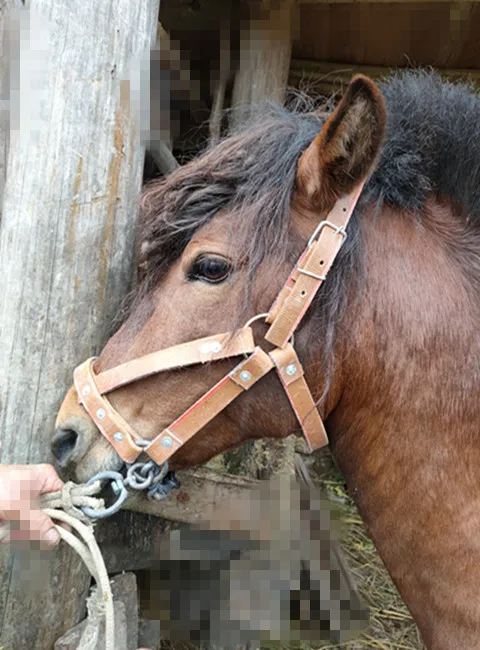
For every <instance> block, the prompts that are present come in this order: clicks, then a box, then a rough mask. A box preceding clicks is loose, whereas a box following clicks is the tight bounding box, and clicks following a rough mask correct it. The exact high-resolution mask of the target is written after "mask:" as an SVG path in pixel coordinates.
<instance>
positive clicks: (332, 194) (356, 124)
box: [297, 75, 387, 207]
mask: <svg viewBox="0 0 480 650" xmlns="http://www.w3.org/2000/svg"><path fill="white" fill-rule="evenodd" d="M386 115H387V113H386V108H385V102H384V100H383V97H382V95H381V93H380V91H379V90H378V88H377V86H376V85H375V83H374V82H373V81H372V80H371V79H369V78H368V77H364V76H363V75H357V76H355V77H354V78H353V79H352V81H351V82H350V84H349V86H348V88H347V90H346V92H345V94H344V96H343V98H342V99H341V101H340V103H339V104H338V106H337V107H336V109H335V110H334V112H333V113H332V115H331V116H330V117H329V119H328V120H327V121H326V122H325V125H324V126H323V128H322V130H321V131H320V133H319V134H318V135H317V136H316V138H315V139H314V141H313V142H312V144H311V145H310V146H309V147H308V149H306V150H305V151H304V153H303V154H302V156H301V157H300V160H299V163H298V169H297V190H298V192H299V195H300V197H301V198H302V199H304V200H307V201H308V202H309V203H314V204H315V205H316V206H322V207H324V206H326V205H328V204H330V203H331V202H332V201H335V200H336V199H338V198H339V197H340V196H344V195H345V194H348V193H349V192H351V191H352V190H353V188H354V187H355V186H356V185H358V184H359V183H360V182H361V181H363V180H364V179H365V178H366V177H367V176H368V175H369V173H370V172H371V171H372V169H373V167H374V165H375V162H376V160H377V158H378V155H379V153H380V150H381V147H382V141H383V136H384V133H385V124H386Z"/></svg>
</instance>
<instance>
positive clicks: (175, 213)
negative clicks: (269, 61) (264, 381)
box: [140, 71, 480, 280]
mask: <svg viewBox="0 0 480 650" xmlns="http://www.w3.org/2000/svg"><path fill="white" fill-rule="evenodd" d="M379 87H380V89H381V91H382V93H383V96H384V97H385V100H386V103H387V109H388V121H387V135H386V139H385V143H384V147H383V151H382V155H381V157H380V160H379V163H378V166H377V168H376V170H375V172H374V173H373V175H372V176H371V178H370V179H369V181H368V183H367V185H366V187H365V190H364V194H363V197H362V202H361V205H365V204H366V203H368V204H375V205H376V206H377V208H381V207H382V205H384V204H385V205H388V206H390V207H393V208H398V209H400V210H404V211H408V212H421V211H422V209H423V208H424V206H425V204H426V202H427V200H428V198H429V197H430V196H431V195H432V193H433V194H435V195H436V196H437V197H438V198H439V199H441V200H447V201H449V202H450V203H451V204H452V206H453V208H454V209H455V211H457V212H458V213H459V214H461V215H464V216H465V217H466V216H468V227H469V228H473V229H480V98H479V96H478V95H477V94H476V92H475V90H474V88H473V87H471V86H468V85H464V84H453V83H449V82H445V81H443V80H442V79H441V78H440V77H439V76H438V75H436V74H434V73H431V72H425V71H414V72H412V71H409V72H401V73H397V74H395V75H393V76H391V77H390V78H388V79H386V80H384V81H383V82H381V83H379ZM293 104H294V105H293V106H292V105H291V104H290V106H289V107H287V108H285V107H282V106H280V105H278V104H276V103H273V102H270V103H267V104H265V105H263V106H261V107H258V109H257V110H256V112H255V114H254V116H253V118H252V120H251V121H250V122H248V123H247V124H246V125H244V126H243V127H242V128H241V129H240V130H239V131H237V132H236V133H234V134H233V135H232V136H230V137H227V138H225V139H224V140H223V141H222V142H221V143H220V144H219V145H218V146H217V147H215V148H214V149H210V150H207V151H206V152H205V153H204V154H203V155H201V156H200V157H198V158H197V159H195V160H193V161H192V162H190V163H189V164H187V165H185V166H184V167H183V168H181V169H180V170H178V171H177V172H175V173H174V174H172V175H171V176H169V177H168V178H167V179H165V180H160V181H158V180H156V181H153V182H152V183H150V184H149V185H148V186H147V187H146V189H145V191H144V193H143V196H142V199H141V210H140V237H141V240H142V242H143V243H142V251H141V260H142V262H143V263H144V264H146V265H147V266H148V272H149V275H150V274H151V273H152V274H153V275H154V276H155V280H158V278H159V276H161V275H163V273H164V272H165V271H166V270H167V269H168V268H169V267H170V265H171V263H172V262H173V261H174V260H175V259H176V258H177V257H178V256H179V255H180V254H181V253H182V251H183V249H184V248H185V246H186V244H187V243H188V241H189V240H190V238H191V237H192V235H193V234H194V232H195V231H196V230H198V229H199V228H201V227H202V226H203V225H205V224H206V223H208V222H209V221H210V220H211V219H212V218H213V217H214V216H215V214H217V213H218V212H219V211H221V210H228V211H229V212H230V213H231V214H232V219H233V220H235V219H236V220H237V223H236V224H235V232H236V236H237V237H239V241H242V242H243V244H244V245H247V244H248V251H247V250H245V254H246V256H247V255H248V258H249V260H250V264H251V267H252V272H253V273H254V272H255V270H256V268H257V267H258V264H259V263H260V262H261V260H262V259H263V258H264V255H265V253H266V252H267V251H270V252H271V251H276V252H277V254H278V255H282V254H283V255H285V254H287V248H288V246H289V238H288V232H289V210H290V199H291V195H292V191H293V188H294V182H295V172H296V167H297V162H298V158H299V157H300V155H301V153H302V152H303V151H304V150H305V149H306V148H307V147H308V145H309V144H310V143H311V141H312V140H313V138H314V137H315V136H316V135H317V133H318V132H319V131H320V129H321V127H322V125H323V123H324V122H325V120H326V118H327V117H328V115H329V113H330V112H331V110H332V109H333V104H332V103H330V105H328V104H327V105H322V106H321V107H320V109H319V108H318V107H316V110H314V109H315V106H314V103H313V101H312V100H310V99H308V98H306V97H299V96H298V95H297V96H296V97H295V100H294V102H293ZM239 231H241V232H242V234H243V236H240V232H239Z"/></svg>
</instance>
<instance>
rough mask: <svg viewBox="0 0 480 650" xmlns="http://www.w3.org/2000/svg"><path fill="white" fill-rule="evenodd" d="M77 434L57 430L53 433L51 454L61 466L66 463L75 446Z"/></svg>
mask: <svg viewBox="0 0 480 650" xmlns="http://www.w3.org/2000/svg"><path fill="white" fill-rule="evenodd" d="M77 438H78V433H77V432H76V431H73V430H72V429H57V430H56V431H55V433H54V436H53V440H52V445H51V449H52V453H53V455H54V456H55V458H56V459H57V461H58V462H59V463H60V464H61V465H63V464H65V463H66V462H67V460H68V458H69V457H70V456H71V455H72V452H73V450H74V448H75V445H76V444H77Z"/></svg>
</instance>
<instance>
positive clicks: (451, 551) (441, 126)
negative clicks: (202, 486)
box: [52, 71, 480, 650]
mask: <svg viewBox="0 0 480 650" xmlns="http://www.w3.org/2000/svg"><path fill="white" fill-rule="evenodd" d="M352 192H357V194H358V193H360V194H359V198H358V196H357V198H358V201H356V207H355V209H354V211H353V214H352V217H351V220H350V223H349V225H348V228H347V229H346V231H345V232H340V230H339V229H338V228H337V232H334V234H335V235H338V234H341V235H342V241H343V243H342V245H341V247H340V249H339V251H338V255H337V257H336V259H335V262H334V263H333V266H332V268H331V271H330V272H329V273H328V276H327V277H323V276H322V279H323V280H325V281H324V282H323V283H322V285H321V289H320V290H319V291H318V293H317V294H316V296H315V298H314V299H313V301H312V303H311V305H310V307H309V308H308V310H307V311H306V313H305V315H304V317H303V319H302V321H301V323H300V325H299V326H298V328H297V330H296V331H295V335H294V341H293V347H294V348H295V350H296V353H297V354H298V361H299V362H300V363H301V364H302V367H303V371H304V379H305V381H306V384H307V385H308V387H309V389H310V391H311V394H312V396H313V397H312V399H313V400H314V404H315V405H316V408H317V409H318V411H317V412H318V414H319V415H320V416H321V418H322V420H323V421H324V422H325V426H326V431H327V435H328V441H329V444H330V448H331V450H332V452H333V455H334V457H335V459H336V462H337V463H338V466H339V468H340V470H341V471H342V473H343V475H344V477H345V480H346V483H347V485H348V488H349V490H350V493H351V495H352V496H353V498H354V500H355V502H356V505H357V507H358V509H359V512H360V514H361V517H362V518H363V521H364V522H365V524H366V526H367V529H368V531H369V534H370V536H371V538H372V540H373V542H374V544H375V546H376V548H377V549H378V552H379V553H380V556H381V557H382V559H383V561H384V563H385V565H386V567H387V569H388V571H389V573H390V575H391V577H392V579H393V581H394V582H395V584H396V586H397V587H398V589H399V591H400V594H401V596H402V598H403V599H404V601H405V603H406V604H407V606H408V608H409V609H410V611H411V613H412V615H413V617H414V619H415V621H416V623H417V624H418V627H419V629H420V631H421V634H422V637H423V639H424V642H425V644H426V646H427V647H428V648H429V649H432V650H453V649H454V648H455V649H458V648H468V649H469V650H473V649H474V648H480V600H479V598H478V584H479V581H480V564H479V562H478V559H479V557H480V440H479V434H480V431H479V429H480V425H479V422H480V399H479V397H480V382H479V376H480V335H479V328H478V323H479V316H480V293H479V292H480V264H479V259H480V258H479V253H480V99H479V97H478V96H477V95H476V94H475V92H474V90H473V89H472V88H470V87H469V86H467V85H462V84H458V85H456V84H452V83H448V82H444V81H442V80H441V79H440V78H439V77H438V76H437V75H436V74H435V73H433V72H427V71H408V72H403V73H396V74H394V75H393V76H391V77H389V78H387V79H385V80H383V81H381V82H379V83H378V84H377V83H374V82H373V81H372V80H371V79H369V78H367V77H363V76H357V77H356V78H354V79H353V80H352V82H351V83H350V85H349V86H348V88H347V89H346V92H345V94H344V95H343V97H342V99H341V100H340V101H339V103H338V104H337V105H336V107H334V108H331V107H328V106H327V107H325V106H321V107H319V108H318V109H312V108H311V107H307V109H306V110H302V109H301V107H300V108H299V107H293V109H289V108H285V107H281V106H278V105H274V104H272V105H269V106H268V107H265V108H263V110H262V111H261V112H260V113H259V115H258V116H257V117H256V118H255V119H254V120H253V122H252V123H249V124H248V125H246V126H244V127H242V128H239V129H238V130H237V131H236V132H234V133H233V134H231V135H230V136H229V137H227V138H225V139H224V140H223V141H221V142H220V143H219V144H218V145H217V146H215V147H214V148H213V149H211V150H207V151H206V152H205V153H204V154H203V155H201V156H200V157H199V158H197V159H195V160H193V161H191V162H190V163H188V164H186V165H185V166H184V167H182V168H180V169H178V170H177V171H175V172H174V173H172V174H171V175H170V176H168V177H167V178H166V179H165V180H162V181H157V182H154V183H153V184H152V185H150V186H148V187H147V188H146V189H145V192H144V194H143V196H142V198H141V201H140V233H139V267H138V268H139V282H138V286H137V289H136V291H135V296H134V300H133V302H132V305H131V311H130V313H129V315H128V317H127V318H126V320H125V322H124V324H123V325H122V326H121V327H120V329H118V331H117V332H116V333H115V334H114V336H112V338H111V339H110V340H109V341H108V342H107V344H106V346H105V348H104V349H103V351H102V352H101V354H100V356H99V358H98V359H97V361H96V362H95V364H96V365H95V368H96V370H97V371H99V372H103V371H106V370H108V369H111V368H113V367H116V366H118V364H120V363H125V362H129V361H131V360H134V359H136V358H138V357H141V356H142V355H145V354H147V353H151V352H153V351H156V350H159V349H164V348H169V346H173V345H178V344H182V343H186V342H189V341H192V340H193V339H198V338H201V337H207V336H209V335H214V334H218V333H220V332H231V333H235V332H238V331H241V328H242V326H243V325H244V323H245V322H246V321H247V320H250V319H252V317H255V316H257V315H258V316H260V317H259V318H257V319H256V320H254V322H251V329H252V332H253V335H254V338H255V342H256V343H258V346H259V347H260V348H261V350H263V351H267V353H268V352H269V351H270V350H271V349H272V345H270V343H269V342H268V341H266V340H265V338H264V335H265V332H266V330H267V328H268V324H266V322H265V318H264V315H265V313H268V312H269V309H270V308H271V306H272V303H273V301H274V300H275V298H276V296H277V295H278V293H279V292H280V291H281V290H282V287H284V284H285V281H286V280H287V278H288V277H289V274H290V273H291V269H292V266H293V265H294V264H298V263H297V260H298V258H299V256H300V254H301V253H302V251H303V250H304V249H305V244H306V242H307V241H308V240H309V239H310V238H311V237H312V233H315V232H316V231H317V230H318V225H319V223H324V222H325V220H326V216H327V215H328V214H329V212H330V210H331V209H332V206H334V205H336V204H337V203H338V201H339V200H341V199H342V197H345V196H350V195H351V194H352ZM344 235H347V236H346V237H345V236H344ZM319 277H320V276H319ZM232 336H233V334H231V336H230V338H231V337H232ZM292 349H293V348H292ZM237 354H239V351H238V350H237ZM238 358H240V359H242V358H243V357H242V356H241V355H240V357H236V358H235V359H236V360H238ZM233 363H234V362H233V361H232V359H231V358H220V359H218V360H215V361H212V362H208V363H197V364H191V365H189V366H188V367H172V368H171V369H170V370H167V371H166V372H162V373H156V374H151V375H150V376H145V377H144V378H142V379H140V380H138V381H135V382H134V383H131V384H129V385H125V386H120V387H118V388H117V389H116V390H114V391H113V392H111V393H110V394H109V403H110V404H111V405H112V406H113V407H114V408H115V409H116V411H117V412H118V413H120V414H121V415H122V417H123V418H124V419H125V421H126V422H128V424H129V425H131V426H132V427H134V428H135V430H136V431H137V432H139V434H141V436H142V438H143V439H145V440H152V439H154V437H155V436H156V435H157V434H158V431H162V430H163V429H165V427H167V426H168V423H170V422H171V421H172V420H174V419H175V418H177V417H178V416H179V414H181V413H182V412H183V411H184V410H185V409H187V408H188V407H189V406H190V405H191V404H194V403H195V402H196V401H198V400H199V399H201V396H202V395H203V394H204V393H205V391H206V390H207V389H209V388H210V387H211V386H213V385H215V382H219V381H221V378H222V377H223V376H224V375H225V374H226V373H229V372H230V373H231V371H232V365H233ZM77 393H78V391H77V390H76V388H75V387H72V388H71V389H70V390H69V392H68V393H67V395H66V397H65V400H64V402H63V404H62V406H61V408H60V411H59V414H58V417H57V423H56V426H57V431H56V432H55V434H54V437H53V440H52V450H53V452H54V454H55V456H56V458H57V462H58V464H59V465H60V466H61V467H62V468H63V470H64V471H68V472H70V473H71V475H73V476H75V477H76V478H77V479H78V480H86V479H88V478H89V477H91V476H92V475H93V474H94V473H95V472H98V471H99V470H102V469H112V470H118V469H119V468H121V467H122V465H123V460H122V459H121V458H120V456H119V454H118V453H117V451H116V450H115V449H114V448H113V447H112V446H111V445H110V444H109V442H108V441H107V440H106V439H105V437H104V436H102V435H100V433H99V429H98V427H97V426H96V424H95V423H94V421H93V419H92V418H91V417H89V415H88V413H87V412H86V410H85V408H84V406H83V405H82V404H81V403H79V395H78V394H77ZM97 424H98V423H97ZM298 431H299V426H298V422H297V418H296V416H295V412H294V409H293V408H292V405H291V404H290V402H289V399H288V398H287V396H286V395H285V392H284V387H283V386H282V382H281V381H279V378H278V377H277V376H275V375H274V373H270V374H267V375H266V376H265V377H264V378H263V379H261V381H258V382H257V383H255V385H253V386H252V387H251V388H250V389H249V390H246V391H243V393H242V394H241V395H240V396H239V397H238V399H235V400H233V401H232V402H231V403H230V404H229V405H228V406H227V407H226V408H225V409H224V410H222V411H221V412H219V413H218V415H216V417H214V418H213V419H212V420H211V421H210V422H208V423H207V424H205V426H203V428H201V429H200V430H199V431H198V433H196V435H195V436H193V437H192V438H190V439H189V440H188V441H187V442H186V443H185V444H183V445H182V446H180V447H179V448H178V449H176V450H175V453H173V455H171V457H170V458H169V463H170V468H171V469H180V468H185V467H192V466H197V465H200V464H202V463H205V462H206V461H207V460H209V459H210V458H212V457H213V456H215V455H217V454H219V453H222V452H225V451H227V450H230V449H234V448H236V447H238V446H239V445H241V444H243V443H244V442H245V441H248V440H252V439H258V438H277V439H278V438H283V437H286V436H288V435H290V434H291V433H292V432H298ZM170 443H171V439H170V442H169V444H170Z"/></svg>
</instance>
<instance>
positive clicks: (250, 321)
mask: <svg viewBox="0 0 480 650" xmlns="http://www.w3.org/2000/svg"><path fill="white" fill-rule="evenodd" d="M267 316H269V313H268V312H267V313H266V314H257V315H256V316H253V317H252V318H250V320H247V322H246V323H245V325H244V326H243V329H246V328H247V327H250V325H251V324H252V323H254V322H255V321H256V320H260V318H264V319H265V318H267Z"/></svg>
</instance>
